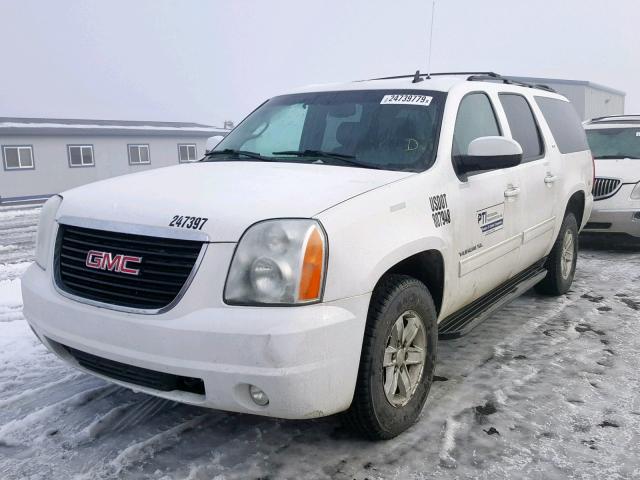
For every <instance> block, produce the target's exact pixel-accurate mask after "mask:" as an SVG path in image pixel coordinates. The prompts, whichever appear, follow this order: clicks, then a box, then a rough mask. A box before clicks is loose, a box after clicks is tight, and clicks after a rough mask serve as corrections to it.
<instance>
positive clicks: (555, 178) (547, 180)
mask: <svg viewBox="0 0 640 480" xmlns="http://www.w3.org/2000/svg"><path fill="white" fill-rule="evenodd" d="M558 178H559V177H558V176H557V175H551V174H550V173H547V176H546V177H544V183H546V184H547V185H553V184H554V183H556V182H557V181H558Z"/></svg>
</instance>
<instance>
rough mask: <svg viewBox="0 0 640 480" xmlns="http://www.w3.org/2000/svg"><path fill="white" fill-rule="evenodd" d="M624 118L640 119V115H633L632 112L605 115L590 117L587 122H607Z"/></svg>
mask: <svg viewBox="0 0 640 480" xmlns="http://www.w3.org/2000/svg"><path fill="white" fill-rule="evenodd" d="M625 118H628V119H629V120H640V115H633V114H626V115H605V116H603V117H596V118H592V119H591V120H589V122H590V123H592V122H607V121H613V122H615V121H616V120H624V119H625Z"/></svg>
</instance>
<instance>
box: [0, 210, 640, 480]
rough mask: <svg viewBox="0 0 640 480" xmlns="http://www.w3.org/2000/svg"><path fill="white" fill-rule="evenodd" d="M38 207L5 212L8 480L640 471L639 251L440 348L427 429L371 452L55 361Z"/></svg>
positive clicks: (597, 258)
mask: <svg viewBox="0 0 640 480" xmlns="http://www.w3.org/2000/svg"><path fill="white" fill-rule="evenodd" d="M36 215H37V210H36V209H26V208H13V209H9V210H7V209H4V210H0V479H3V480H4V479H23V478H32V479H42V480H45V479H71V478H78V479H96V478H97V479H101V478H134V479H142V478H150V479H163V480H165V479H174V478H183V479H189V480H196V479H219V480H220V479H258V478H262V479H267V478H269V479H272V480H273V479H279V478H292V479H300V478H319V479H323V478H332V479H333V478H335V479H357V480H363V479H371V480H373V479H379V478H384V479H387V478H392V479H396V478H397V479H427V478H439V479H440V478H444V479H448V478H452V479H453V478H469V477H472V478H482V479H484V478H486V479H502V478H534V479H555V478H558V479H560V478H598V479H602V478H606V479H615V478H640V354H639V353H638V350H639V348H638V347H639V346H640V286H639V285H640V282H639V281H640V244H639V245H638V246H635V247H634V246H630V247H629V246H627V247H623V246H616V245H615V244H613V243H612V242H606V247H602V246H598V245H595V246H594V245H592V246H591V247H589V248H586V249H583V251H582V253H581V256H580V262H579V267H578V274H577V277H576V281H575V284H574V287H573V290H572V291H571V292H570V293H569V294H568V295H566V296H564V297H562V298H543V297H540V296H537V295H535V294H533V293H529V294H526V295H525V296H524V297H521V298H520V299H518V300H517V301H515V302H513V303H512V304H511V305H509V306H508V307H506V308H504V309H503V310H501V311H500V312H499V313H497V314H496V315H494V316H493V317H492V318H491V319H489V320H488V321H487V322H485V323H484V324H482V325H481V326H479V327H478V328H477V329H476V330H475V331H474V332H472V333H471V334H470V335H469V336H467V337H464V338H462V339H459V340H455V341H448V342H442V343H441V344H440V347H439V366H438V369H437V372H436V373H437V375H438V378H437V380H438V381H437V382H436V383H435V384H434V386H433V388H432V390H431V394H430V396H429V400H428V402H427V405H426V407H425V409H424V412H423V414H422V417H421V419H420V421H419V423H418V424H417V425H416V426H415V427H413V428H412V429H411V430H410V431H408V432H407V433H405V434H403V435H401V436H400V437H398V438H396V439H394V440H391V441H388V442H382V443H372V442H367V441H363V440H360V439H358V438H355V437H353V436H351V435H350V434H349V433H348V432H347V431H345V430H343V428H342V427H341V426H340V423H339V422H338V421H337V420H336V419H335V418H328V419H322V420H315V421H280V420H273V419H268V418H261V417H254V416H248V415H238V414H230V413H225V412H218V411H209V410H204V409H201V408H195V407H190V406H185V405H179V404H176V403H173V402H169V401H165V400H160V399H156V398H154V397H149V396H147V395H144V394H136V393H133V392H131V391H129V390H127V389H124V388H120V387H116V386H113V385H110V384H108V383H105V382H103V381H102V380H98V379H95V378H93V377H91V376H89V375H85V374H82V373H78V372H76V371H74V370H73V369H71V368H69V367H67V366H66V365H64V364H63V363H61V362H60V361H58V360H57V359H56V358H55V357H54V356H53V355H51V354H49V353H47V351H46V350H45V349H44V348H43V347H42V346H41V345H40V344H39V343H38V341H37V340H36V339H35V337H34V336H33V335H32V333H31V332H30V330H29V328H28V326H27V324H26V322H25V321H24V319H23V317H22V314H21V298H20V289H19V282H20V280H19V277H20V274H21V273H22V272H23V271H24V270H25V269H26V267H27V266H28V262H29V261H31V259H32V257H33V248H34V243H33V237H34V234H35V227H34V225H35V221H36Z"/></svg>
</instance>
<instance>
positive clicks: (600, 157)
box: [593, 155, 640, 160]
mask: <svg viewBox="0 0 640 480" xmlns="http://www.w3.org/2000/svg"><path fill="white" fill-rule="evenodd" d="M593 158H595V159H596V160H599V159H602V160H611V159H616V158H619V159H625V158H629V159H631V160H638V159H640V157H633V156H631V155H600V156H599V157H593Z"/></svg>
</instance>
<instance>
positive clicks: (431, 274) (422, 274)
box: [374, 246, 445, 315]
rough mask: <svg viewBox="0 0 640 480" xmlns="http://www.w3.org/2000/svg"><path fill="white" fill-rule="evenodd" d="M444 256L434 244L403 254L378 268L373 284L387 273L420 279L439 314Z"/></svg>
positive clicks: (443, 275) (443, 279) (442, 287)
mask: <svg viewBox="0 0 640 480" xmlns="http://www.w3.org/2000/svg"><path fill="white" fill-rule="evenodd" d="M444 258H445V257H444V255H443V253H442V250H441V249H439V248H434V246H432V248H426V249H424V250H419V251H416V252H413V253H411V254H405V255H404V256H402V257H401V258H397V259H396V260H395V262H393V263H390V264H388V265H387V266H386V268H385V269H381V270H380V273H379V274H378V275H377V278H376V281H375V286H377V285H378V284H379V283H380V281H381V280H382V279H383V278H384V277H385V276H386V275H389V274H401V275H408V276H410V277H413V278H415V279H417V280H420V281H421V282H422V283H424V284H425V285H426V287H427V288H428V289H429V292H430V293H431V297H432V298H433V303H434V304H435V307H436V312H437V313H438V315H439V314H440V310H441V308H442V301H443V297H444V285H445V261H444ZM375 286H374V289H375Z"/></svg>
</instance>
